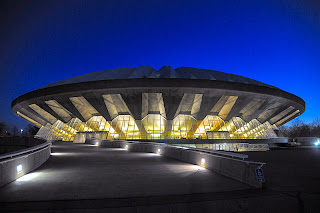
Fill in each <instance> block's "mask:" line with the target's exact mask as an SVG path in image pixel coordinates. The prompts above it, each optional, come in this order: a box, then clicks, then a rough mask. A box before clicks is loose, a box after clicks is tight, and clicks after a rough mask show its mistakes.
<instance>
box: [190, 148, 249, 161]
mask: <svg viewBox="0 0 320 213" xmlns="http://www.w3.org/2000/svg"><path fill="white" fill-rule="evenodd" d="M191 150H195V151H199V152H206V153H210V154H217V155H221V156H225V157H232V158H242V159H243V160H244V159H245V158H248V155H245V154H240V153H230V152H222V151H216V150H205V149H201V148H191Z"/></svg>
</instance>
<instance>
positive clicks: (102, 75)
mask: <svg viewBox="0 0 320 213" xmlns="http://www.w3.org/2000/svg"><path fill="white" fill-rule="evenodd" d="M137 78H177V79H178V78H179V79H205V80H212V81H227V82H238V83H245V84H254V85H259V86H265V87H270V88H276V87H274V86H271V85H268V84H264V83H261V82H259V81H256V80H253V79H250V78H246V77H242V76H239V75H234V74H228V73H224V72H220V71H215V70H208V69H197V68H193V67H180V68H177V69H173V68H172V67H170V66H168V67H167V66H163V67H161V68H160V69H159V70H158V71H157V70H155V69H154V68H152V67H150V66H141V67H138V68H133V67H124V68H117V69H112V70H103V71H98V72H92V73H88V74H85V75H80V76H76V77H72V78H68V79H65V80H62V81H57V82H54V83H51V84H48V85H46V86H45V88H46V87H53V86H59V85H65V84H73V83H81V82H88V81H101V80H115V79H137Z"/></svg>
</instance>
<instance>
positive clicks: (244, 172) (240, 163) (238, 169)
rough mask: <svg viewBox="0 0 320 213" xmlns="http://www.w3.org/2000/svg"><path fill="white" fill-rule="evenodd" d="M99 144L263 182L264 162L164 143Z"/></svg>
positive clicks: (101, 142) (245, 179)
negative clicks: (258, 172)
mask: <svg viewBox="0 0 320 213" xmlns="http://www.w3.org/2000/svg"><path fill="white" fill-rule="evenodd" d="M88 143H90V141H88ZM99 146H100V147H106V148H125V149H128V150H129V151H133V152H152V153H158V154H161V155H163V156H166V157H171V158H175V159H178V160H181V161H184V162H187V163H190V164H196V165H199V166H203V167H205V168H207V169H209V170H212V171H214V172H217V173H219V174H222V175H225V176H227V177H230V178H233V179H236V180H238V181H241V182H244V183H246V184H249V185H251V186H254V187H257V188H261V187H262V183H261V182H258V181H257V178H256V169H257V168H259V167H262V165H263V163H259V162H252V161H245V160H239V159H234V158H230V157H223V156H218V155H214V154H210V153H204V152H200V151H194V150H190V149H186V148H178V147H171V146H166V145H164V144H152V143H143V142H140V143H139V142H126V141H100V142H99ZM159 150H160V153H159ZM202 158H204V159H205V163H204V164H202V163H201V159H202Z"/></svg>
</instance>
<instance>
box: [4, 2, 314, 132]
mask: <svg viewBox="0 0 320 213" xmlns="http://www.w3.org/2000/svg"><path fill="white" fill-rule="evenodd" d="M316 2H318V1H317V0H314V1H313V0H304V1H302V0H291V1H290V0H258V1H257V0H219V1H214V0H211V1H199V0H194V1H188V0H181V1H175V0H170V1H166V0H158V1H157V0H146V1H136V0H135V1H129V0H127V1H122V0H116V1H112V0H108V1H107V0H105V1H102V0H101V1H93V0H87V1H81V0H77V1H74V0H38V1H29V0H20V1H15V0H9V1H1V3H0V4H1V5H0V8H1V9H0V10H1V12H0V27H1V28H0V29H1V34H0V47H1V48H0V71H1V78H0V79H1V80H0V81H1V82H0V87H1V93H0V110H1V114H0V121H4V122H6V123H7V124H9V125H17V126H18V127H19V128H22V127H25V126H26V125H27V122H25V121H23V120H22V119H20V118H18V117H16V116H15V115H13V114H12V113H11V102H12V101H13V100H14V99H15V98H16V97H18V96H20V95H22V94H24V93H26V92H29V91H32V90H35V89H37V88H39V87H43V86H45V85H46V84H49V83H51V82H54V81H59V80H62V79H66V78H69V77H73V76H77V75H82V74H85V73H89V72H94V71H100V70H107V69H113V68H120V67H138V66H147V65H148V66H152V67H154V68H155V69H159V68H160V67H161V66H163V65H166V66H172V67H173V68H178V67H182V66H188V67H196V68H204V69H212V70H219V71H223V72H227V73H233V74H237V75H241V76H245V77H249V78H252V79H255V80H258V81H261V82H264V83H267V84H271V85H273V86H276V87H279V88H281V89H283V90H285V91H287V92H290V93H293V94H295V95H297V96H299V97H301V98H302V99H304V100H305V102H306V111H305V113H304V114H303V115H301V116H300V119H301V120H302V121H304V122H306V123H310V122H312V121H313V120H314V119H315V118H316V117H320V110H319V108H318V106H320V98H319V92H320V89H319V86H320V85H319V77H320V73H319V71H320V15H319V14H320V3H318V4H317V3H316Z"/></svg>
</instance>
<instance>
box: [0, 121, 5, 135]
mask: <svg viewBox="0 0 320 213" xmlns="http://www.w3.org/2000/svg"><path fill="white" fill-rule="evenodd" d="M6 130H7V125H6V123H5V122H0V135H1V136H2V135H5V133H6Z"/></svg>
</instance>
